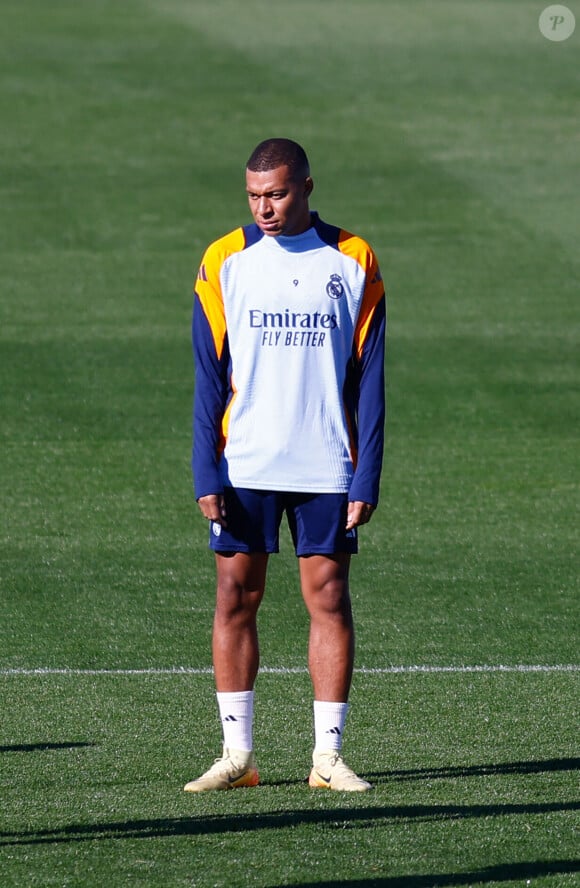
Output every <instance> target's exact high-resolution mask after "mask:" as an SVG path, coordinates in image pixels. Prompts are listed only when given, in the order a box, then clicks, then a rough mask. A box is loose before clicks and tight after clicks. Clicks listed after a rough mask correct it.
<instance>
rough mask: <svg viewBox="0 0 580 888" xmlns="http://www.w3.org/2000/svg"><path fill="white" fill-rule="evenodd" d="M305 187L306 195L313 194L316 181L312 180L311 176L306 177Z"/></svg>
mask: <svg viewBox="0 0 580 888" xmlns="http://www.w3.org/2000/svg"><path fill="white" fill-rule="evenodd" d="M304 187H305V196H306V197H310V195H311V194H312V192H313V190H314V182H313V181H312V179H311V177H310V176H307V177H306V179H305V181H304Z"/></svg>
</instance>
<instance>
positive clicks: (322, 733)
mask: <svg viewBox="0 0 580 888" xmlns="http://www.w3.org/2000/svg"><path fill="white" fill-rule="evenodd" d="M347 712H348V703H326V702H324V701H322V700H315V701H314V750H315V752H324V750H326V749H336V750H339V749H340V748H341V746H342V735H343V732H344V723H345V721H346V714H347Z"/></svg>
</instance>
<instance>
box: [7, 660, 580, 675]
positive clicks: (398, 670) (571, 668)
mask: <svg viewBox="0 0 580 888" xmlns="http://www.w3.org/2000/svg"><path fill="white" fill-rule="evenodd" d="M307 671H308V670H307V668H306V667H305V666H291V667H284V666H263V667H262V668H261V669H260V672H261V673H263V674H265V675H298V674H303V673H306V672H307ZM354 671H355V672H356V673H357V674H358V675H418V674H420V675H433V674H439V673H450V674H461V673H482V672H487V673H494V672H496V673H497V672H501V673H513V672H520V673H529V672H546V673H547V672H556V673H557V672H580V664H578V663H568V664H560V665H546V666H541V665H531V664H530V665H528V664H524V663H521V664H515V665H512V666H501V665H481V666H428V665H425V666H383V667H381V666H379V667H366V666H360V667H358V668H356V669H355V670H354ZM212 674H213V669H212V667H211V666H206V667H200V668H197V667H192V666H169V667H166V668H156V667H151V668H144V669H69V668H68V667H62V668H59V667H50V666H38V667H36V668H34V669H26V668H15V669H0V676H11V675H12V676H19V675H22V676H34V675H38V676H42V675H110V676H116V675H212Z"/></svg>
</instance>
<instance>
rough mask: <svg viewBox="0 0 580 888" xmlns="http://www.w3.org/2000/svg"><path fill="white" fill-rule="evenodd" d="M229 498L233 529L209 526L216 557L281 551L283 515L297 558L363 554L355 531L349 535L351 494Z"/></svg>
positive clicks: (229, 494)
mask: <svg viewBox="0 0 580 888" xmlns="http://www.w3.org/2000/svg"><path fill="white" fill-rule="evenodd" d="M224 497H225V503H226V520H227V523H228V526H227V527H221V525H219V524H218V523H217V522H215V521H210V523H209V545H210V548H211V549H213V550H214V551H215V552H267V553H272V552H278V551H279V531H280V524H281V522H282V516H283V514H284V513H286V517H287V520H288V526H289V528H290V533H291V534H292V540H293V542H294V548H295V550H296V555H298V556H302V555H335V554H337V553H338V552H347V553H350V554H353V555H354V554H355V553H356V552H357V551H358V540H357V532H356V528H354V529H353V530H349V531H348V532H347V530H346V515H347V510H348V494H346V493H280V492H277V491H271V490H249V489H248V488H246V487H236V488H234V487H226V489H225V491H224Z"/></svg>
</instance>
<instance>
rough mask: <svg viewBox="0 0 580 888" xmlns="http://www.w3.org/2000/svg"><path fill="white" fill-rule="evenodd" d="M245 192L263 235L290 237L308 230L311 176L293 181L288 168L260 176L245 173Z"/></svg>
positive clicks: (249, 171) (280, 168) (284, 167)
mask: <svg viewBox="0 0 580 888" xmlns="http://www.w3.org/2000/svg"><path fill="white" fill-rule="evenodd" d="M246 191H247V194H248V203H249V205H250V211H251V213H252V216H253V217H254V221H255V222H256V225H257V226H258V228H260V229H261V230H262V231H263V232H264V234H267V235H270V236H271V237H277V236H278V235H280V234H284V235H287V236H292V235H295V234H302V232H303V231H306V229H307V228H310V210H309V207H308V198H309V197H310V193H311V191H312V179H311V178H310V176H308V177H307V178H304V179H300V180H296V179H293V178H292V177H291V175H290V170H289V169H288V167H287V166H280V167H277V168H276V169H275V170H267V171H265V172H259V173H256V172H253V171H252V170H246Z"/></svg>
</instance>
